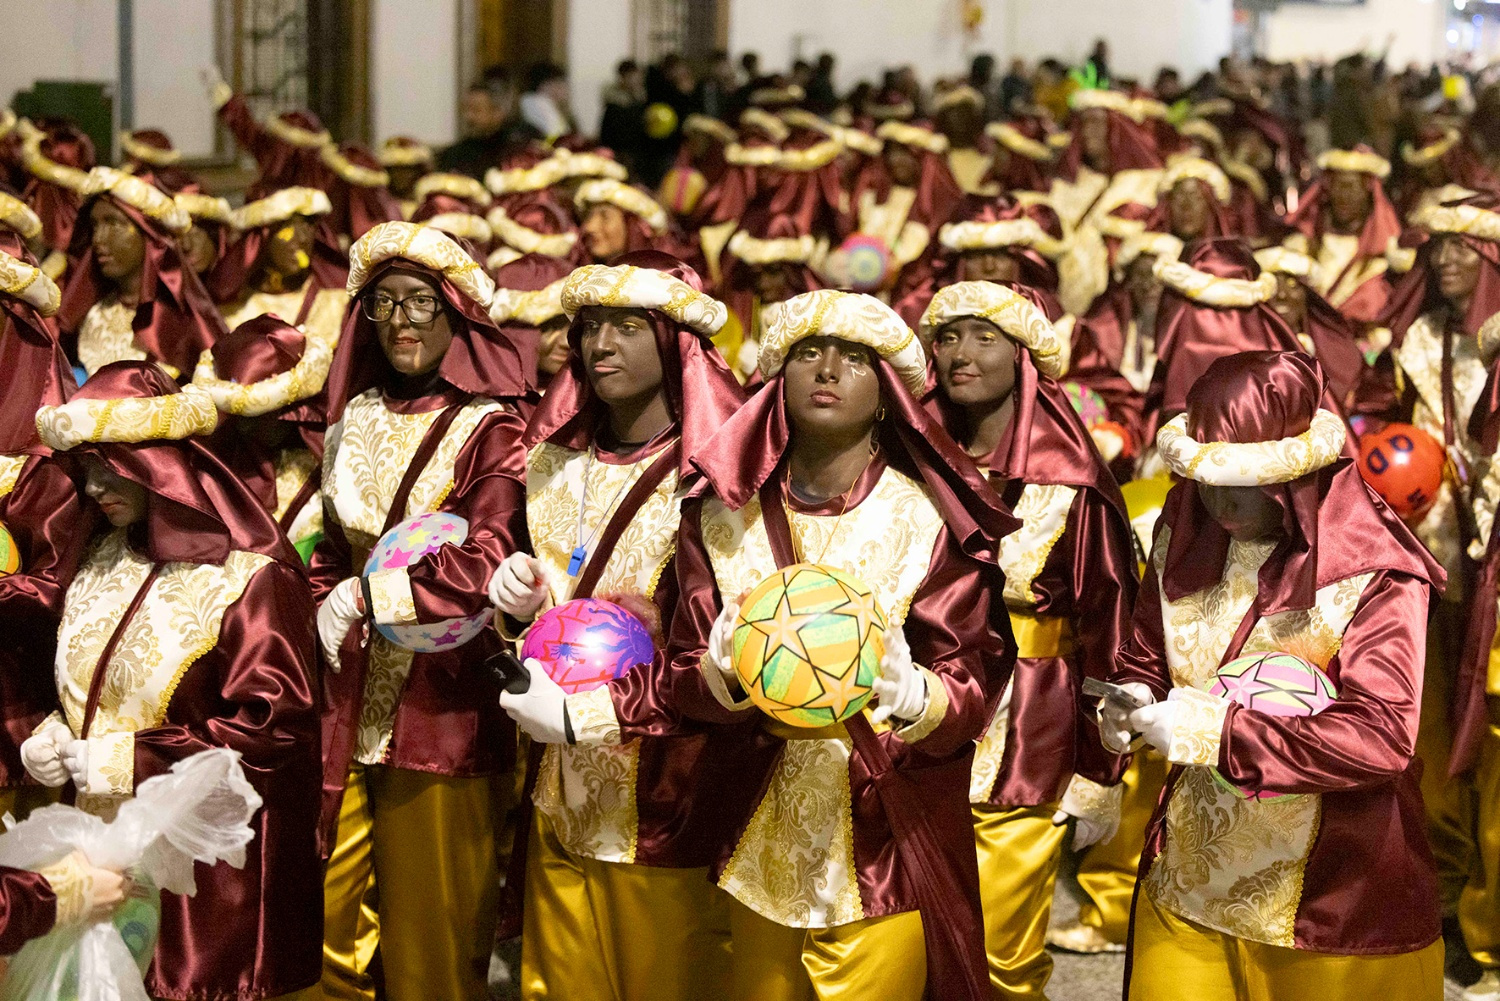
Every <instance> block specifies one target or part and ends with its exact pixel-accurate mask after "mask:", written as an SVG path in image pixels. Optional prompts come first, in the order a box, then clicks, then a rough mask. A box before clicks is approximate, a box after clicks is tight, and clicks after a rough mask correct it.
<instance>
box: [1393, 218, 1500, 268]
mask: <svg viewBox="0 0 1500 1001" xmlns="http://www.w3.org/2000/svg"><path fill="white" fill-rule="evenodd" d="M1411 221H1412V222H1414V223H1416V224H1417V225H1418V226H1421V227H1422V228H1423V229H1425V230H1427V231H1428V232H1429V233H1461V234H1463V235H1464V236H1472V237H1476V238H1478V239H1480V240H1494V241H1497V242H1500V212H1494V211H1492V210H1490V209H1483V208H1480V207H1479V206H1477V205H1434V206H1432V207H1431V208H1424V209H1422V210H1421V211H1419V212H1416V213H1413V215H1412V220H1411ZM1408 270H1410V269H1408Z"/></svg>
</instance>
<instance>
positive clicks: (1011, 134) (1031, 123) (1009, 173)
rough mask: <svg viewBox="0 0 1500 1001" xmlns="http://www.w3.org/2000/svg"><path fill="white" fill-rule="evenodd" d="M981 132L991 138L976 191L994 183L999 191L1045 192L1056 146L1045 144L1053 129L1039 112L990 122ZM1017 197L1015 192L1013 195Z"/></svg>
mask: <svg viewBox="0 0 1500 1001" xmlns="http://www.w3.org/2000/svg"><path fill="white" fill-rule="evenodd" d="M984 132H985V135H986V136H988V137H989V138H990V139H991V140H993V143H992V146H991V149H990V169H989V173H988V174H986V175H985V177H984V179H983V180H982V181H981V182H980V194H988V193H990V192H989V185H994V187H995V190H996V191H998V192H999V193H1000V194H1010V195H1013V196H1016V193H1017V192H1019V191H1031V192H1036V193H1038V194H1045V193H1046V192H1047V191H1048V190H1049V189H1050V188H1051V186H1052V163H1053V161H1054V160H1055V159H1056V158H1057V150H1056V149H1054V148H1053V147H1052V146H1050V145H1048V141H1049V140H1051V139H1053V138H1054V137H1055V136H1056V135H1057V133H1054V132H1052V131H1050V129H1049V128H1048V125H1047V122H1046V120H1045V119H1044V118H1042V117H1041V116H1040V115H1022V116H1018V117H1016V118H1012V119H1011V120H1010V121H1008V122H991V123H990V124H989V125H986V126H985V129H984ZM1016 197H1019V196H1016Z"/></svg>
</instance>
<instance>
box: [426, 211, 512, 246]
mask: <svg viewBox="0 0 1500 1001" xmlns="http://www.w3.org/2000/svg"><path fill="white" fill-rule="evenodd" d="M422 225H423V226H431V227H432V228H433V229H440V230H442V231H443V232H444V233H447V234H448V235H449V236H456V237H458V238H459V239H460V240H468V241H469V242H470V243H473V244H477V245H478V246H479V247H480V248H481V249H482V248H484V247H488V246H489V245H490V241H491V240H493V239H494V238H495V234H494V231H492V230H491V229H490V224H489V223H487V222H485V221H484V216H481V215H475V214H474V213H472V212H439V213H438V214H437V215H435V216H432V217H431V218H430V219H423V220H422Z"/></svg>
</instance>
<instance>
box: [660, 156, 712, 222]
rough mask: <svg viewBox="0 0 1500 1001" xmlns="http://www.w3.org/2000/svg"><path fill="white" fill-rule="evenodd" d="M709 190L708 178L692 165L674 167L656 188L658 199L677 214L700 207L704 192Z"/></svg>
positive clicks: (685, 213) (683, 213)
mask: <svg viewBox="0 0 1500 1001" xmlns="http://www.w3.org/2000/svg"><path fill="white" fill-rule="evenodd" d="M707 190H708V180H707V178H705V177H704V176H703V174H702V173H701V172H699V171H697V170H694V169H693V168H692V167H673V168H672V169H671V170H669V171H667V173H666V176H664V177H663V178H662V179H661V185H660V186H659V187H658V188H657V190H656V200H657V201H659V202H661V203H662V204H663V205H665V206H666V207H667V208H668V209H670V210H671V211H672V212H673V213H674V214H675V215H687V214H688V213H690V212H692V211H693V209H695V208H697V207H698V201H699V199H701V198H702V197H703V192H705V191H707Z"/></svg>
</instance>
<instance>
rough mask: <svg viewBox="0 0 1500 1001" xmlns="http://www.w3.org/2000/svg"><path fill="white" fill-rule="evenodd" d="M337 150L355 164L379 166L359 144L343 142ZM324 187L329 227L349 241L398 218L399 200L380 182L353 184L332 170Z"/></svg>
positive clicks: (367, 167)
mask: <svg viewBox="0 0 1500 1001" xmlns="http://www.w3.org/2000/svg"><path fill="white" fill-rule="evenodd" d="M339 153H341V154H342V155H343V156H344V158H345V159H346V160H348V161H349V162H350V163H352V164H354V165H355V166H356V167H364V168H365V169H366V170H381V169H383V168H382V167H381V166H380V161H379V160H377V159H375V155H374V154H373V153H371V152H370V151H369V150H368V149H366V148H365V147H363V146H361V145H360V144H359V143H344V144H342V145H341V146H339ZM326 190H327V192H328V200H329V201H330V202H332V203H333V212H332V214H331V215H330V216H329V219H330V221H331V222H332V223H333V228H334V230H335V231H336V232H338V233H340V234H342V235H344V236H347V237H348V238H349V239H350V241H351V242H352V241H354V240H358V239H359V238H360V237H362V236H364V235H365V233H366V232H367V231H368V230H369V229H370V228H371V227H372V226H375V225H377V224H378V223H382V222H390V221H392V220H394V219H400V218H402V214H401V199H399V198H397V197H396V196H395V195H393V194H391V189H390V188H389V187H387V186H386V185H384V184H374V185H371V184H357V183H355V182H354V181H350V180H347V179H345V178H344V177H342V176H341V175H339V174H337V173H334V174H333V183H332V184H331V185H330V186H329V187H328V188H327V189H326Z"/></svg>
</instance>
